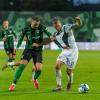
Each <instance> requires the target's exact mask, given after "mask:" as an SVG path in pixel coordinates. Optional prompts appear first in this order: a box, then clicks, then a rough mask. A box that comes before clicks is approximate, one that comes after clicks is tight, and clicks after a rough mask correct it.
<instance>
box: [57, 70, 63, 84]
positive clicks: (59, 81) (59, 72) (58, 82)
mask: <svg viewBox="0 0 100 100" xmlns="http://www.w3.org/2000/svg"><path fill="white" fill-rule="evenodd" d="M61 76H62V75H61V69H56V81H57V86H61Z"/></svg>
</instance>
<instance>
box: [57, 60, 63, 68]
mask: <svg viewBox="0 0 100 100" xmlns="http://www.w3.org/2000/svg"><path fill="white" fill-rule="evenodd" d="M63 64H64V62H63V61H60V60H57V61H56V65H55V68H56V69H60V68H61V67H62V65H63Z"/></svg>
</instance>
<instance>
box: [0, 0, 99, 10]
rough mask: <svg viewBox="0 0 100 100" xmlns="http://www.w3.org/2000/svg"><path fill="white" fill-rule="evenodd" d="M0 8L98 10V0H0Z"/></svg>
mask: <svg viewBox="0 0 100 100" xmlns="http://www.w3.org/2000/svg"><path fill="white" fill-rule="evenodd" d="M0 9H1V10H16V11H18V10H31V11H32V10H46V11H47V10H57V11H59V10H60V11H62V10H63V11H66V10H80V9H81V10H100V0H0Z"/></svg>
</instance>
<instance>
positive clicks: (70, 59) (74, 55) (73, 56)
mask: <svg viewBox="0 0 100 100" xmlns="http://www.w3.org/2000/svg"><path fill="white" fill-rule="evenodd" d="M69 52H70V51H69ZM66 58H67V61H66V63H65V64H66V66H67V75H68V83H67V86H66V90H70V89H71V86H72V84H73V75H74V74H73V71H74V68H75V66H76V63H77V60H78V50H77V49H75V50H72V51H71V52H70V56H66Z"/></svg>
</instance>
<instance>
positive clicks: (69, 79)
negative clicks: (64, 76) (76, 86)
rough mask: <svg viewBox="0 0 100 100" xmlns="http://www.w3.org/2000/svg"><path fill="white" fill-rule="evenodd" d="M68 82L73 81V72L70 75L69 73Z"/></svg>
mask: <svg viewBox="0 0 100 100" xmlns="http://www.w3.org/2000/svg"><path fill="white" fill-rule="evenodd" d="M68 82H69V83H71V84H72V83H73V73H72V74H71V75H70V76H69V75H68Z"/></svg>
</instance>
